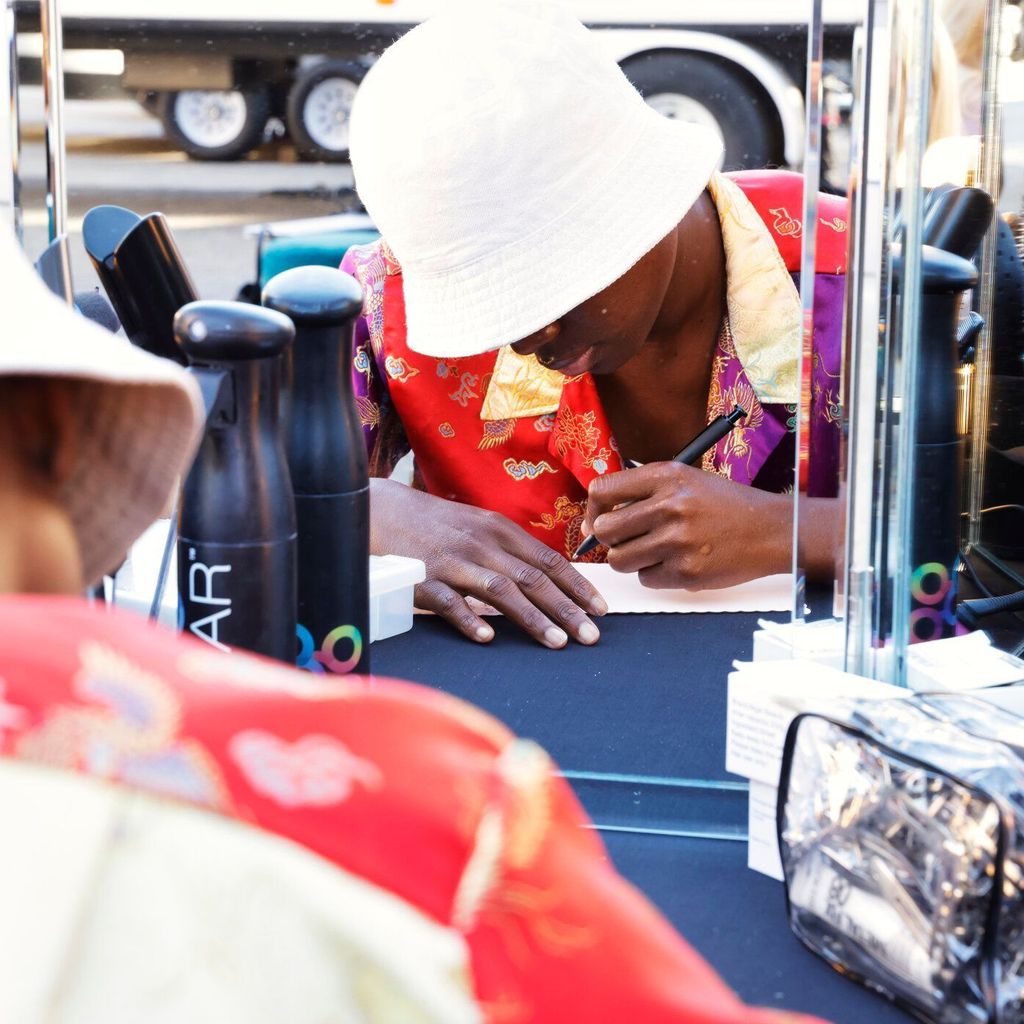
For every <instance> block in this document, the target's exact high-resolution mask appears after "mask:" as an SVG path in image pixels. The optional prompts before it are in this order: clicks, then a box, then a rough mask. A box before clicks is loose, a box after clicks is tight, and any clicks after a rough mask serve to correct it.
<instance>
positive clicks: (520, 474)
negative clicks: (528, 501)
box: [502, 459, 555, 483]
mask: <svg viewBox="0 0 1024 1024" xmlns="http://www.w3.org/2000/svg"><path fill="white" fill-rule="evenodd" d="M502 465H503V466H504V467H505V472H506V473H508V475H509V476H510V477H512V479H513V480H515V481H516V483H521V482H522V481H523V480H536V479H537V477H539V476H540V475H541V473H554V472H555V470H554V468H553V467H552V466H551V465H550V464H549V463H548V462H529V461H528V460H527V459H519V461H518V462H517V461H516V460H515V459H506V460H505V461H504V462H503V463H502Z"/></svg>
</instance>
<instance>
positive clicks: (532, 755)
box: [499, 740, 554, 871]
mask: <svg viewBox="0 0 1024 1024" xmlns="http://www.w3.org/2000/svg"><path fill="white" fill-rule="evenodd" d="M499 765H500V768H501V774H502V776H503V777H504V779H505V780H506V782H508V784H509V786H510V789H511V797H512V807H511V809H510V811H509V813H508V816H507V818H506V822H505V850H504V860H505V863H506V864H507V865H508V866H509V867H511V868H512V869H513V870H517V871H518V870H523V869H524V868H529V867H531V866H532V865H533V863H534V861H535V860H536V859H537V853H538V851H539V850H540V848H541V845H542V843H543V842H544V837H545V836H546V835H547V833H548V829H549V828H550V827H551V779H552V773H553V772H554V765H552V763H551V759H550V758H549V757H548V755H547V753H546V752H545V751H544V749H543V748H542V747H540V746H538V745H537V744H536V743H531V742H530V741H528V740H517V741H515V742H513V743H511V744H510V745H509V746H507V747H506V748H505V749H504V751H502V754H501V757H500V759H499Z"/></svg>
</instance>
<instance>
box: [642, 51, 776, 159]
mask: <svg viewBox="0 0 1024 1024" xmlns="http://www.w3.org/2000/svg"><path fill="white" fill-rule="evenodd" d="M622 70H623V71H624V72H625V73H626V77H627V78H628V79H629V80H630V81H631V82H632V83H633V85H634V86H636V88H637V91H638V92H639V93H640V95H641V96H643V98H644V99H645V100H646V101H647V103H648V104H650V106H652V107H653V108H654V109H655V110H657V111H658V112H659V113H661V114H664V115H665V116H666V117H672V118H678V119H679V120H681V121H697V122H699V123H702V124H706V125H709V126H710V127H712V128H714V129H716V130H717V131H718V134H719V135H721V137H722V139H723V141H724V142H725V159H724V162H723V170H727V171H732V170H739V169H743V168H760V167H766V166H768V165H769V164H771V163H779V162H781V161H780V155H781V154H780V149H781V147H780V145H779V142H778V130H777V119H776V116H775V112H774V109H773V107H772V106H771V103H770V102H769V100H768V98H767V96H765V95H764V94H763V93H762V92H761V90H760V89H758V88H757V87H756V86H755V85H754V84H752V83H751V82H748V81H746V80H745V78H744V76H743V73H742V72H733V71H730V70H729V69H728V68H726V67H724V66H723V65H722V64H720V63H718V62H717V61H715V60H714V59H712V58H708V57H703V56H699V55H696V54H692V53H681V52H678V53H675V52H669V51H664V50H663V51H660V52H658V53H649V54H643V55H642V56H640V57H634V58H632V59H630V60H629V61H627V62H626V63H624V64H623V65H622Z"/></svg>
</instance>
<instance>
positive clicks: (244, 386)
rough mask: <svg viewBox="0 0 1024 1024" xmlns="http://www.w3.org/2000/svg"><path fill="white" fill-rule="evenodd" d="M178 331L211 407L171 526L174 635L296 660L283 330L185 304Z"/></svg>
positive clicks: (232, 310) (239, 313)
mask: <svg viewBox="0 0 1024 1024" xmlns="http://www.w3.org/2000/svg"><path fill="white" fill-rule="evenodd" d="M174 333H175V338H176V340H177V342H178V344H179V345H180V346H181V347H182V349H183V350H184V352H185V354H186V355H187V356H188V359H189V362H190V363H191V364H192V372H193V373H194V374H195V375H196V377H197V378H198V379H199V383H200V386H201V387H202V388H203V390H204V391H205V392H206V398H207V405H208V407H209V409H210V411H209V415H208V418H207V424H206V433H205V435H204V437H203V441H202V444H201V446H200V448H199V453H198V454H197V456H196V460H195V462H194V463H193V466H192V469H191V471H190V472H189V475H188V477H187V478H186V480H185V485H184V489H183V492H182V501H181V514H180V519H179V523H178V593H179V600H180V612H179V614H180V618H181V626H182V629H183V630H184V631H185V632H187V633H190V634H192V635H194V636H196V637H198V638H199V639H201V640H204V641H206V642H207V643H209V644H210V645H212V646H213V647H216V648H218V649H220V650H233V649H234V648H244V649H245V650H249V651H255V652H256V653H258V654H265V655H268V656H269V657H272V658H279V659H280V660H282V661H286V662H293V661H294V659H295V647H296V643H295V626H296V623H295V600H296V533H295V501H294V497H293V495H292V487H291V479H290V478H289V474H288V463H287V460H286V457H285V452H284V445H283V443H282V439H281V434H280V428H279V423H278V398H279V391H280V383H281V381H280V377H281V354H282V353H283V352H285V351H286V350H287V349H288V347H289V345H290V344H291V341H292V339H293V337H294V333H295V332H294V327H293V326H292V323H291V321H290V320H289V319H288V318H287V317H285V316H282V315H281V314H280V313H275V312H273V311H271V310H269V309H261V308H260V307H259V306H252V305H246V304H243V303H239V302H191V303H189V304H188V305H186V306H184V307H183V308H182V309H180V310H179V311H178V313H177V315H176V316H175V317H174Z"/></svg>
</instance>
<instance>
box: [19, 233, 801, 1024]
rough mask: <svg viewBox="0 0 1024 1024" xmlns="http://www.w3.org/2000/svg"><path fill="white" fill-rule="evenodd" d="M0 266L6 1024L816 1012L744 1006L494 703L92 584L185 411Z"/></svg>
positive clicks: (742, 1016)
mask: <svg viewBox="0 0 1024 1024" xmlns="http://www.w3.org/2000/svg"><path fill="white" fill-rule="evenodd" d="M0 259H2V260H3V261H4V266H5V269H6V273H7V281H8V284H9V285H10V288H11V295H16V296H17V302H14V303H11V304H10V305H9V308H8V309H7V311H6V313H5V317H6V321H5V330H4V331H2V332H0V815H2V817H3V821H4V841H3V843H2V844H0V900H2V902H3V906H4V909H5V913H4V915H3V916H2V919H0V950H2V951H3V953H4V955H3V956H2V957H0V1019H2V1020H3V1021H5V1024H6V1022H9V1024H23V1022H24V1024H28V1022H36V1021H40V1020H47V1021H51V1022H54V1024H65V1022H72V1021H101V1020H102V1021H133V1022H140V1024H145V1022H149V1021H169V1020H173V1021H186V1020H187V1021H199V1022H205V1021H217V1022H218V1024H243V1022H244V1024H263V1022H275V1024H278V1022H281V1021H288V1022H290V1024H307V1022H309V1024H312V1022H322V1021H327V1020H346V1021H362V1022H371V1021H388V1022H391V1021H399V1020H400V1021H408V1022H417V1024H476V1022H490V1024H501V1022H507V1021H512V1020H515V1021H531V1022H534V1024H563V1022H565V1021H570V1020H581V1021H589V1022H594V1024H600V1022H605V1021H607V1022H618V1021H621V1020H624V1019H631V1018H635V1019H637V1020H641V1021H644V1022H645V1024H662V1022H664V1024H670V1022H681V1024H770V1022H773V1021H774V1022H778V1024H782V1022H783V1021H792V1022H796V1021H806V1024H813V1021H812V1020H811V1018H805V1017H799V1016H795V1015H788V1014H781V1013H777V1012H773V1011H770V1010H758V1009H754V1008H750V1007H748V1006H746V1005H745V1004H744V1003H743V1002H742V1001H741V1000H740V999H739V998H738V997H737V996H736V995H734V994H733V992H732V991H731V990H730V989H729V988H728V987H727V986H726V985H725V984H724V983H723V982H722V981H721V980H720V979H719V977H718V976H717V975H716V974H715V973H714V971H713V970H712V969H711V968H710V967H709V966H708V965H707V964H706V963H705V962H704V961H703V960H702V959H701V958H700V956H699V955H698V954H697V953H696V952H694V950H693V949H691V948H690V947H689V946H688V945H687V944H686V943H685V942H684V941H683V939H682V938H681V937H680V936H679V935H678V934H677V933H676V932H675V931H674V930H673V929H672V927H671V926H670V925H669V924H668V922H666V921H665V920H664V918H662V917H661V915H659V914H658V912H657V911H656V910H655V909H654V908H653V907H652V906H651V905H650V904H649V903H648V902H647V901H646V900H644V899H643V897H642V896H640V895H639V894H638V893H637V892H636V891H635V890H634V889H633V888H632V887H631V886H629V885H628V884H627V883H626V882H624V881H623V879H622V878H621V877H620V876H619V875H618V874H617V873H616V872H615V870H614V868H613V867H612V865H611V863H610V861H609V859H608V856H607V854H606V852H605V850H604V847H603V845H602V844H601V841H600V839H599V837H598V834H597V833H596V832H595V831H594V830H593V829H592V828H588V827H587V826H588V824H589V822H588V819H587V817H586V815H585V813H584V812H583V810H582V808H581V807H580V805H579V803H578V802H577V801H576V799H575V797H574V796H573V794H572V792H571V790H570V788H569V786H568V783H567V782H566V781H565V779H564V778H561V777H560V776H559V775H558V773H557V772H556V771H555V770H554V766H553V764H552V763H551V761H550V759H549V758H548V757H547V755H546V754H545V753H544V752H543V751H542V750H541V749H540V748H539V747H538V746H537V745H536V744H533V743H530V742H529V741H525V740H521V739H518V738H517V737H515V736H514V735H513V734H512V733H510V732H509V731H508V730H507V729H506V728H505V727H504V726H503V725H501V724H500V723H499V722H497V721H495V720H494V719H492V718H490V717H489V716H488V715H486V714H484V713H483V712H481V711H478V710H477V709H475V708H473V707H472V706H470V705H468V704H465V703H463V702H461V701H458V700H455V699H454V698H451V697H449V696H447V695H445V694H443V693H439V692H437V691H434V690H431V689H428V688H426V687H419V686H413V685H411V684H406V683H400V682H395V681H391V680H385V679H374V680H370V679H360V678H353V677H344V678H342V677H330V678H328V677H320V676H318V677H311V676H310V675H308V674H306V673H303V672H300V671H298V670H296V669H293V668H289V667H286V666H283V665H281V664H279V663H276V662H272V661H270V660H266V659H261V658H256V657H251V656H248V655H245V654H240V653H232V654H224V653H222V652H220V651H216V650H213V649H211V648H210V647H209V646H208V645H206V644H203V643H200V642H198V641H196V640H194V639H192V638H183V637H180V636H176V635H175V634H174V633H173V632H170V631H168V630H165V629H163V628H161V627H159V626H157V625H155V624H153V623H149V622H146V621H144V620H143V619H141V618H139V617H137V616H135V615H133V614H131V613H128V612H122V611H120V610H118V609H116V608H111V609H109V610H108V609H105V608H97V607H94V606H90V605H89V604H88V603H86V601H84V600H83V599H82V598H81V597H80V596H78V595H80V594H81V592H82V590H83V588H84V587H85V586H86V585H88V584H91V583H93V582H95V581H96V579H97V578H99V577H100V576H101V575H102V573H103V572H105V571H109V570H110V569H111V568H112V567H113V565H114V564H116V563H117V562H118V561H119V560H120V558H121V557H122V555H123V553H124V552H125V551H126V550H127V549H128V547H129V546H130V545H131V543H132V542H133V540H134V539H135V538H136V536H137V535H138V534H139V533H141V531H142V530H143V529H144V528H145V527H146V526H147V525H148V524H149V523H150V521H151V520H152V519H153V518H154V517H155V516H157V515H158V514H159V512H160V510H161V509H162V508H164V507H165V506H166V504H167V502H168V499H169V498H170V496H171V495H172V494H173V493H174V491H175V489H176V486H177V484H178V482H179V479H180V476H181V474H182V473H184V472H187V469H188V465H189V460H190V458H191V456H192V453H193V451H194V448H195V445H196V442H197V440H198V435H199V433H200V430H201V423H202V405H201V402H200V398H199V392H198V388H197V387H196V385H195V382H194V380H192V379H191V378H190V376H189V375H188V374H187V373H186V372H185V371H184V370H182V369H181V368H180V367H178V366H177V365H175V364H172V363H170V362H169V361H166V360H162V359H158V358H156V357H154V356H150V355H147V354H145V353H143V352H140V351H138V350H136V349H133V348H132V347H131V346H130V345H129V344H128V343H127V342H126V341H124V339H119V338H115V337H113V336H112V335H110V334H108V333H107V332H105V331H102V330H101V329H100V328H98V327H96V326H94V325H91V324H89V323H87V322H86V321H85V320H83V319H81V318H79V317H77V316H76V315H75V314H73V313H72V312H71V311H70V310H69V309H68V307H67V306H65V305H63V304H62V303H60V302H59V301H58V300H57V299H56V298H55V297H54V296H53V295H51V294H50V293H49V292H48V291H47V290H46V289H45V287H44V286H43V284H42V282H41V281H40V280H39V279H38V278H37V277H36V276H35V274H34V271H33V270H32V268H31V266H30V265H29V263H28V262H27V260H26V259H25V258H24V256H23V255H22V254H21V252H20V251H18V249H17V244H16V242H15V240H14V236H13V233H10V232H5V231H2V230H0Z"/></svg>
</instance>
